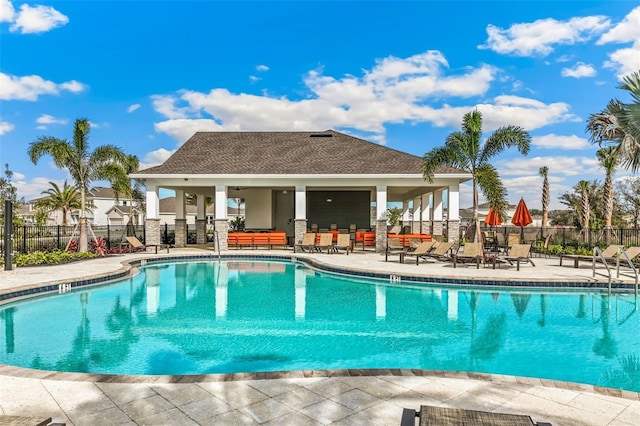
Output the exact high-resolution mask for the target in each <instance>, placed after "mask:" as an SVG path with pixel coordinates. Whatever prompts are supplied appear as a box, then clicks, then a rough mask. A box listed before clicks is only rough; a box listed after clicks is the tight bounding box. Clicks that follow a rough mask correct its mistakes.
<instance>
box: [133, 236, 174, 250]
mask: <svg viewBox="0 0 640 426" xmlns="http://www.w3.org/2000/svg"><path fill="white" fill-rule="evenodd" d="M124 239H125V241H123V242H122V244H121V245H122V246H128V247H129V248H130V251H132V252H134V251H147V248H148V247H154V248H155V249H156V254H158V247H159V248H161V249H163V248H166V249H167V253H169V244H146V245H145V244H142V242H141V241H140V240H139V239H138V238H136V237H124Z"/></svg>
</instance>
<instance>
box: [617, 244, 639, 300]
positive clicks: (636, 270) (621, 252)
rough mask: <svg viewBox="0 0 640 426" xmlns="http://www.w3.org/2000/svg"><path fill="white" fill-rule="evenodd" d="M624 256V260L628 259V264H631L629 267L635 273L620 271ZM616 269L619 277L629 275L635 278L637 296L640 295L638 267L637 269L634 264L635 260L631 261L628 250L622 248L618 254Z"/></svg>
mask: <svg viewBox="0 0 640 426" xmlns="http://www.w3.org/2000/svg"><path fill="white" fill-rule="evenodd" d="M621 257H624V258H623V260H624V261H626V263H627V266H629V268H631V271H633V275H631V273H630V272H629V273H627V272H620V258H621ZM616 269H617V277H618V278H620V275H623V276H625V277H629V278H634V279H635V286H636V297H638V269H636V266H635V265H634V264H633V262H632V261H631V258H629V255H628V254H627V251H626V250H625V249H624V248H622V249H621V250H620V253H619V254H618V261H617V262H616Z"/></svg>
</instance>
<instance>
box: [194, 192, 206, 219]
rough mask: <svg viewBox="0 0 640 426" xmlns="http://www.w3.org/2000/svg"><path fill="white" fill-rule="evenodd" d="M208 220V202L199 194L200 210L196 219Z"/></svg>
mask: <svg viewBox="0 0 640 426" xmlns="http://www.w3.org/2000/svg"><path fill="white" fill-rule="evenodd" d="M206 218H207V200H206V197H205V196H204V194H198V210H197V213H196V219H200V220H205V219H206Z"/></svg>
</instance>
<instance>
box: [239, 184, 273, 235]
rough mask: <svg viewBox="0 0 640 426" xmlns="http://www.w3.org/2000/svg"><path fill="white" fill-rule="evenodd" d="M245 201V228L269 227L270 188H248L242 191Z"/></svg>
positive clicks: (270, 212) (270, 210)
mask: <svg viewBox="0 0 640 426" xmlns="http://www.w3.org/2000/svg"><path fill="white" fill-rule="evenodd" d="M242 195H243V198H244V202H245V212H246V213H247V216H246V219H245V227H246V228H247V229H271V228H272V227H273V224H272V223H273V221H272V211H273V209H272V207H271V189H270V188H268V189H248V190H245V191H243V193H242Z"/></svg>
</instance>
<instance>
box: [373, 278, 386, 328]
mask: <svg viewBox="0 0 640 426" xmlns="http://www.w3.org/2000/svg"><path fill="white" fill-rule="evenodd" d="M386 317H387V287H386V286H384V285H378V284H376V319H379V320H381V319H385V318H386Z"/></svg>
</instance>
